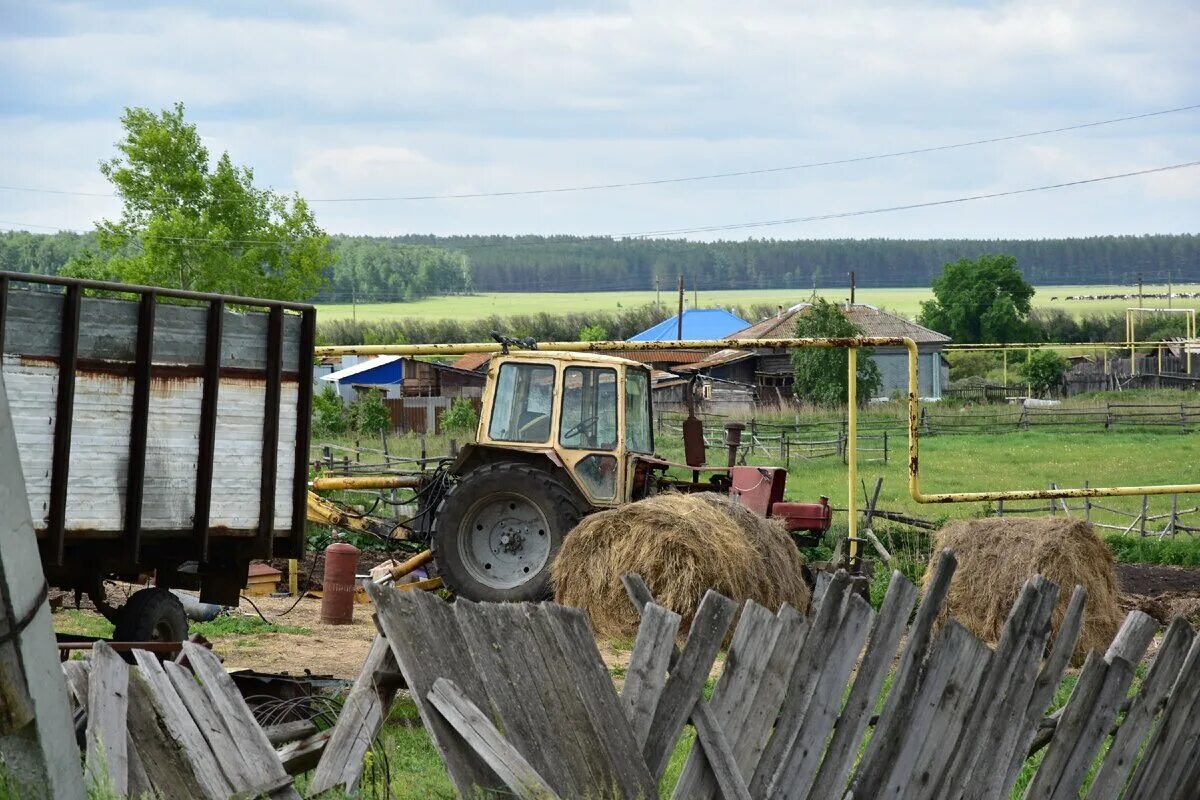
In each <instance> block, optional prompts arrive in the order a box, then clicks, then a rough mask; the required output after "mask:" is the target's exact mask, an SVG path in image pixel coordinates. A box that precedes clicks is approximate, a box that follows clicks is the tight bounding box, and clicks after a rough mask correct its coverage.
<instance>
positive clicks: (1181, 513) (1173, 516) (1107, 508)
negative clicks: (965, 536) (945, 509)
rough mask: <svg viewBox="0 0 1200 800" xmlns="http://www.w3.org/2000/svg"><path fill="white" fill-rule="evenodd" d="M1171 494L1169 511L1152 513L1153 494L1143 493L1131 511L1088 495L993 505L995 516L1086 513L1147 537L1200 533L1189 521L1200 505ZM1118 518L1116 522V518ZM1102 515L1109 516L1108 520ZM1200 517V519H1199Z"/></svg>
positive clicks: (1112, 526) (1054, 486)
mask: <svg viewBox="0 0 1200 800" xmlns="http://www.w3.org/2000/svg"><path fill="white" fill-rule="evenodd" d="M1050 488H1051V489H1057V488H1059V487H1058V485H1057V484H1054V483H1052V484H1050ZM1084 488H1085V489H1086V488H1088V484H1087V483H1084ZM1168 496H1169V497H1170V502H1171V507H1170V509H1169V510H1167V511H1160V512H1158V513H1151V508H1150V496H1149V495H1141V502H1140V506H1139V508H1138V510H1136V511H1128V510H1125V509H1121V508H1115V507H1113V506H1112V505H1109V504H1108V500H1107V499H1105V498H1101V499H1102V500H1104V501H1105V502H1103V503H1101V502H1098V501H1097V500H1094V499H1093V498H1090V497H1085V498H1083V499H1082V502H1080V503H1077V504H1075V505H1072V504H1071V503H1069V502H1068V501H1067V500H1066V499H1064V498H1059V499H1057V500H1047V501H1046V502H1045V504H1041V503H1039V504H1037V505H1033V506H1029V505H1026V506H1014V505H1011V504H1010V505H1005V503H1004V501H1003V500H1000V501H998V502H997V503H996V506H995V507H994V508H993V509H991V511H990V514H991V515H992V516H997V517H1003V516H1011V515H1013V514H1048V515H1050V516H1054V515H1059V514H1061V515H1065V516H1068V517H1073V516H1076V517H1082V518H1083V520H1084V521H1086V522H1089V523H1091V524H1092V525H1093V526H1095V527H1097V528H1104V529H1106V530H1113V531H1120V532H1121V533H1122V534H1134V533H1136V534H1137V535H1138V536H1141V537H1143V538H1145V537H1154V538H1158V539H1163V538H1166V537H1175V536H1176V535H1177V534H1179V533H1187V534H1191V535H1195V534H1197V533H1200V526H1197V525H1189V524H1188V522H1190V521H1192V519H1193V515H1196V514H1200V506H1192V507H1191V508H1180V507H1179V495H1177V494H1173V495H1168ZM1114 518H1115V519H1116V520H1117V521H1116V522H1113V521H1112V520H1113V519H1114ZM1101 519H1104V520H1109V521H1106V522H1102V521H1100V520H1101ZM1125 520H1129V524H1125ZM1197 521H1200V519H1198V520H1197Z"/></svg>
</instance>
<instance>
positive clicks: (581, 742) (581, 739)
mask: <svg viewBox="0 0 1200 800" xmlns="http://www.w3.org/2000/svg"><path fill="white" fill-rule="evenodd" d="M522 610H523V612H524V614H525V623H526V628H527V629H528V631H529V634H530V636H531V637H532V641H533V643H534V644H533V647H532V648H531V653H532V654H533V655H534V656H535V657H536V658H540V659H541V660H542V661H543V662H544V664H545V671H546V674H547V675H549V676H550V678H549V682H550V684H551V686H550V688H551V689H552V690H553V698H552V702H553V703H554V704H555V705H554V706H553V707H552V708H551V710H550V716H551V719H552V720H554V725H555V728H556V729H557V730H559V731H560V732H562V733H563V734H565V735H566V736H567V737H569V739H570V742H571V744H572V745H573V747H572V752H573V755H574V756H575V761H576V764H577V766H576V767H575V770H576V775H577V780H580V781H584V778H586V781H585V784H584V785H585V786H586V787H587V789H586V791H587V792H594V791H596V788H595V787H598V786H602V787H605V791H608V792H612V793H618V794H620V796H626V795H625V794H624V793H623V791H622V790H621V789H619V788H618V787H621V786H624V785H625V781H624V779H623V778H622V776H621V775H620V774H619V773H620V772H621V770H622V769H623V766H624V765H621V764H615V763H614V762H613V760H612V756H611V755H610V753H609V752H608V750H607V749H606V747H605V743H604V740H603V738H602V737H601V736H600V734H599V732H598V730H597V721H596V720H595V719H593V718H592V714H591V710H590V709H589V708H588V706H587V704H586V703H585V702H584V700H583V696H582V694H581V693H580V692H579V688H578V687H577V686H574V685H572V684H573V682H572V680H571V678H570V677H569V676H570V675H571V662H570V654H568V653H565V652H564V651H563V649H562V646H561V645H560V644H559V640H558V635H557V633H556V632H555V630H554V627H553V625H551V624H549V623H548V618H547V616H546V613H545V610H544V609H543V608H541V607H539V606H536V605H533V604H528V603H527V604H525V605H524V606H523V607H522ZM610 680H611V679H610ZM614 691H615V690H614Z"/></svg>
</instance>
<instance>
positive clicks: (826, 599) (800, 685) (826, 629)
mask: <svg viewBox="0 0 1200 800" xmlns="http://www.w3.org/2000/svg"><path fill="white" fill-rule="evenodd" d="M849 582H850V581H849V576H847V574H846V573H845V571H843V570H838V572H837V573H836V574H835V575H834V576H833V580H832V581H831V582H830V584H829V588H828V589H826V590H825V593H824V595H823V596H822V597H821V603H820V605H818V606H814V613H813V621H812V625H811V627H810V628H809V631H808V636H807V637H806V641H805V646H804V647H803V648H801V650H800V655H799V657H798V658H797V662H796V666H795V668H794V669H793V670H792V678H791V682H790V684H789V685H788V689H787V694H786V696H785V697H784V700H783V708H782V709H780V711H779V719H778V720H776V722H775V730H774V732H773V733H772V734H771V739H770V741H769V742H768V743H767V747H766V749H765V750H764V751H763V754H762V758H761V759H760V760H759V762H758V767H757V768H756V769H755V771H754V777H753V778H752V779H751V781H750V793H751V794H753V795H754V796H755V797H765V796H766V793H767V792H768V789H769V787H770V786H771V782H772V781H774V780H775V776H776V774H777V773H778V772H779V769H780V767H781V766H782V765H783V764H784V762H785V761H786V760H787V757H788V754H789V753H790V752H791V749H792V745H793V744H794V742H795V740H796V735H797V732H798V731H799V730H800V726H801V725H802V724H803V723H804V714H805V711H806V710H807V709H808V705H809V703H810V702H811V701H812V694H813V690H814V689H815V687H816V685H817V681H818V680H819V679H820V675H821V667H822V665H823V664H824V663H825V661H826V659H827V658H828V657H829V656H830V649H829V647H828V643H829V642H831V641H833V639H834V637H835V636H836V633H837V629H838V627H839V626H840V624H841V620H842V616H843V613H844V611H845V607H846V606H845V603H844V602H843V601H844V600H845V596H846V587H847V586H848V585H849Z"/></svg>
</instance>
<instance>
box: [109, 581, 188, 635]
mask: <svg viewBox="0 0 1200 800" xmlns="http://www.w3.org/2000/svg"><path fill="white" fill-rule="evenodd" d="M187 635H188V621H187V614H186V613H184V610H183V603H181V602H180V601H179V598H178V597H176V596H175V595H173V594H171V592H170V591H168V590H167V589H161V588H158V587H153V588H149V589H139V590H138V591H136V592H134V593H133V596H132V597H130V598H129V600H128V601H127V602H126V603H125V605H123V606H121V609H120V610H119V611H118V612H117V624H116V630H114V631H113V640H114V641H118V642H182V641H184V640H185V639H187Z"/></svg>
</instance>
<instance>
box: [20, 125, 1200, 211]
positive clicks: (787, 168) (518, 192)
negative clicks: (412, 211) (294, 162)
mask: <svg viewBox="0 0 1200 800" xmlns="http://www.w3.org/2000/svg"><path fill="white" fill-rule="evenodd" d="M1196 109H1200V103H1195V104H1192V105H1186V106H1178V107H1176V108H1167V109H1162V110H1159V111H1148V112H1146V113H1143V114H1133V115H1130V116H1125V117H1114V118H1112V119H1103V120H1096V121H1092V122H1081V123H1077V124H1075V125H1064V126H1062V127H1058V128H1045V129H1042V130H1036V131H1026V132H1024V133H1013V134H1008V135H1006V136H993V137H989V138H986V139H972V140H970V141H966V142H955V143H952V144H942V145H934V146H931V147H918V148H913V149H910V150H893V151H890V152H885V153H874V154H871V155H865V156H852V157H849V158H839V159H832V160H829V161H810V162H807V163H803V164H788V165H784V166H777V167H763V168H760V169H746V170H737V171H734V172H714V173H710V174H707V175H688V176H684V177H675V178H651V179H647V180H639V181H625V182H620V183H597V184H585V185H581V186H558V187H550V188H540V189H513V190H506V191H496V192H463V193H456V194H419V195H398V196H378V197H319V198H310V199H308V200H306V202H308V203H381V202H408V201H420V200H466V199H479V198H487V197H519V196H524V195H538V194H564V193H568V192H592V191H600V190H609V189H630V188H635V187H639V186H662V185H666V184H676V183H694V182H697V181H711V180H722V179H725V178H741V177H747V176H751V175H769V174H772V173H778V172H794V171H797V170H805V169H815V168H818V167H833V166H839V165H842V164H858V163H862V162H865V161H881V160H884V159H889V158H900V157H902V156H912V155H921V154H924V153H938V152H944V151H946V150H959V149H962V148H966V147H978V146H980V145H985V144H996V143H999V142H1011V141H1016V140H1019V139H1031V138H1034V137H1037V136H1048V135H1050V134H1055V133H1066V132H1068V131H1077V130H1084V129H1086V128H1098V127H1101V126H1104V125H1116V124H1119V123H1122V122H1133V121H1135V120H1141V119H1149V118H1151V117H1162V116H1166V115H1168V114H1178V113H1180V112H1183V111H1194V110H1196ZM0 189H4V190H8V191H14V192H35V193H39V194H58V195H70V196H74V197H116V196H117V195H116V194H115V193H113V192H78V191H71V190H68V189H44V188H39V187H31V186H8V185H0ZM213 199H215V200H221V201H225V200H229V201H230V202H242V201H243V200H244V198H243V197H241V196H239V197H236V198H234V197H230V198H222V197H219V196H218V197H214V198H213Z"/></svg>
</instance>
